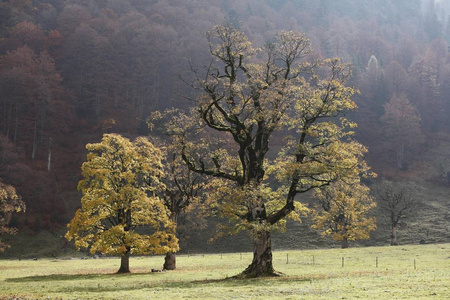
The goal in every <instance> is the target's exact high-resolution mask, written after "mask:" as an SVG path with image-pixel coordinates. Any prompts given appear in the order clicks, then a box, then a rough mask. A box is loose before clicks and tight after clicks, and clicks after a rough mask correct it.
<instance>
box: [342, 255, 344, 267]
mask: <svg viewBox="0 0 450 300" xmlns="http://www.w3.org/2000/svg"><path fill="white" fill-rule="evenodd" d="M342 267H344V257H342Z"/></svg>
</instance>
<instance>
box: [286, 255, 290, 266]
mask: <svg viewBox="0 0 450 300" xmlns="http://www.w3.org/2000/svg"><path fill="white" fill-rule="evenodd" d="M286 264H287V265H288V264H289V253H286Z"/></svg>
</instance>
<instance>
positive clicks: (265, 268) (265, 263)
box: [237, 231, 278, 278]
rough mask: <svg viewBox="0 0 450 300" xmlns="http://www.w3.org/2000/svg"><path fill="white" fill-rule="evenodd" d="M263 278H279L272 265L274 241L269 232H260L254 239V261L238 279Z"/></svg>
mask: <svg viewBox="0 0 450 300" xmlns="http://www.w3.org/2000/svg"><path fill="white" fill-rule="evenodd" d="M262 276H278V274H277V273H276V272H275V271H274V269H273V265H272V239H271V237H270V232H268V231H262V232H259V233H258V234H257V236H256V237H255V238H254V243H253V261H252V263H251V264H250V265H249V266H248V267H247V269H245V270H244V272H242V274H240V275H238V276H237V277H245V278H254V277H262Z"/></svg>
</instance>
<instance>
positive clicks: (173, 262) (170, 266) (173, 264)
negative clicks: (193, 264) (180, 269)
mask: <svg viewBox="0 0 450 300" xmlns="http://www.w3.org/2000/svg"><path fill="white" fill-rule="evenodd" d="M176 268H177V257H176V254H175V253H174V252H168V253H166V257H165V258H164V265H163V269H164V270H175V269H176Z"/></svg>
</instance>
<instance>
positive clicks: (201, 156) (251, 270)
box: [168, 25, 368, 277]
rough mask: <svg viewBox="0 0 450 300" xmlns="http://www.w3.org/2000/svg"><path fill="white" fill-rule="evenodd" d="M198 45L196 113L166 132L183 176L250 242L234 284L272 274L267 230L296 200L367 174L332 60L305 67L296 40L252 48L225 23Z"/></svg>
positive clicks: (284, 36) (344, 69)
mask: <svg viewBox="0 0 450 300" xmlns="http://www.w3.org/2000/svg"><path fill="white" fill-rule="evenodd" d="M207 38H208V42H209V47H210V54H211V56H212V60H211V63H210V64H209V65H208V66H206V67H205V69H204V70H203V71H200V70H196V69H194V68H193V72H194V73H195V75H196V81H195V82H193V83H192V87H193V88H194V89H195V90H196V91H197V94H196V96H195V97H192V100H194V101H195V103H196V106H195V107H194V108H193V109H192V110H191V112H190V113H189V114H186V115H178V116H177V117H175V118H174V119H173V120H172V122H170V124H169V125H168V126H169V127H171V128H172V134H173V137H174V141H175V143H176V144H177V145H178V151H179V152H180V153H181V155H182V158H183V160H184V161H185V163H186V164H187V166H188V167H189V169H190V170H192V171H194V172H197V173H201V174H204V175H206V176H209V177H210V178H211V179H212V180H211V181H210V184H211V185H212V186H215V187H216V188H212V189H210V190H211V191H212V192H210V197H211V198H214V199H215V200H216V203H217V208H218V210H219V212H220V213H221V214H222V216H224V217H227V218H229V219H230V220H231V221H234V223H235V224H236V225H237V226H235V227H234V228H235V229H248V230H249V232H250V233H251V236H252V237H253V242H254V255H253V261H252V263H251V264H250V265H249V266H248V268H247V269H246V270H245V271H244V272H243V274H242V276H244V277H255V276H270V275H274V274H275V271H274V269H273V265H272V248H271V231H272V230H273V229H274V228H280V227H283V225H284V221H285V219H286V217H288V216H289V217H293V218H298V217H299V214H300V213H301V212H303V211H305V210H306V209H305V207H304V205H302V204H301V203H300V202H299V201H298V200H300V199H299V197H297V196H298V195H300V194H303V193H307V192H309V191H311V190H314V189H320V188H322V187H325V186H327V185H329V184H330V183H332V182H335V181H338V180H343V179H345V178H347V177H352V178H353V177H354V176H360V175H361V174H364V173H367V172H368V167H367V165H366V164H365V162H364V160H363V155H364V153H365V152H366V148H365V147H364V146H362V145H361V144H359V143H358V142H356V141H354V140H352V139H351V135H352V131H351V129H352V128H353V127H355V126H356V125H355V124H354V123H352V122H351V121H349V120H348V119H347V118H345V113H346V112H348V111H350V110H353V109H355V108H356V104H355V103H354V102H353V101H352V99H351V97H352V96H353V95H354V94H355V90H354V89H353V88H351V87H348V86H346V85H345V83H346V81H347V79H348V78H349V76H350V75H351V70H350V67H349V66H348V65H347V64H343V63H341V62H340V60H339V59H327V60H324V61H308V60H307V57H308V56H309V55H310V53H311V52H312V51H311V47H310V42H309V40H308V39H307V38H306V36H305V35H304V34H301V33H298V32H293V31H282V32H280V33H279V34H278V35H277V37H276V38H274V39H273V40H272V41H270V42H268V43H267V44H266V45H265V46H264V47H261V48H256V47H254V46H253V44H252V43H251V42H250V41H249V40H248V39H247V37H246V35H245V34H244V33H243V32H240V31H238V30H236V29H234V28H233V27H232V26H230V25H224V26H216V27H214V28H213V29H212V30H211V31H210V32H208V34H207ZM277 152H278V154H276V153H277ZM275 180H277V181H278V182H277V183H276V184H274V181H275Z"/></svg>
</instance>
